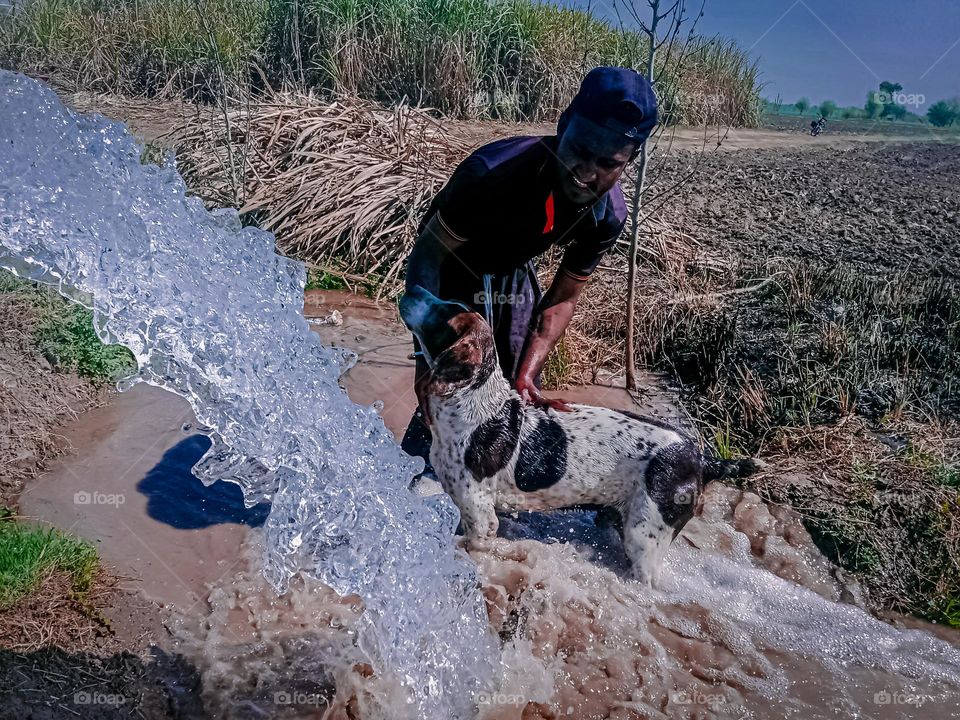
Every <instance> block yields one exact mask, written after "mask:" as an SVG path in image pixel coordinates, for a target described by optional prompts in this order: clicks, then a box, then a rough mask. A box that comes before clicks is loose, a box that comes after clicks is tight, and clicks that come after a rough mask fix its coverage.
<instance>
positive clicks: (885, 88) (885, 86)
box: [880, 80, 903, 102]
mask: <svg viewBox="0 0 960 720" xmlns="http://www.w3.org/2000/svg"><path fill="white" fill-rule="evenodd" d="M901 90H903V85H901V84H900V83H892V82H890V81H889V80H884V81H883V82H882V83H880V92H882V93H883V94H884V95H886V96H887V102H892V101H893V96H894V95H896V94H897V93H898V92H900V91H901Z"/></svg>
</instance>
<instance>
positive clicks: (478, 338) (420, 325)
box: [400, 285, 497, 396]
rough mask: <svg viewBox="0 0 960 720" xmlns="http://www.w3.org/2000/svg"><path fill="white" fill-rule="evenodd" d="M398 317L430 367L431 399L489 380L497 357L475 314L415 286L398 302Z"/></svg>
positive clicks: (486, 328) (489, 335) (490, 337)
mask: <svg viewBox="0 0 960 720" xmlns="http://www.w3.org/2000/svg"><path fill="white" fill-rule="evenodd" d="M400 316H401V317H402V318H403V322H404V323H406V326H407V327H408V328H410V332H412V333H413V334H414V335H415V336H416V337H417V340H419V341H420V347H421V349H422V350H423V354H424V357H425V359H426V361H427V365H429V366H430V394H431V395H439V396H446V395H450V394H452V393H453V392H455V391H456V390H459V389H460V388H464V387H476V386H478V385H480V384H481V383H483V382H485V381H486V380H487V378H488V377H490V373H491V372H493V369H494V368H495V367H496V365H497V354H496V349H495V347H494V343H493V333H492V332H491V330H490V326H489V325H487V323H486V322H485V321H484V319H483V317H482V316H481V315H480V314H479V313H476V312H474V311H472V310H471V309H470V308H468V307H467V306H466V305H464V304H463V303H459V302H449V301H445V300H441V299H440V298H438V297H436V296H435V295H433V294H432V293H430V292H429V291H427V290H425V289H423V288H422V287H420V286H419V285H418V286H416V287H415V288H414V289H413V290H411V291H410V292H408V293H406V294H405V295H404V296H403V297H402V298H400Z"/></svg>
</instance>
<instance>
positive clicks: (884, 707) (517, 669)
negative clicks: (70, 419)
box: [20, 291, 960, 720]
mask: <svg viewBox="0 0 960 720" xmlns="http://www.w3.org/2000/svg"><path fill="white" fill-rule="evenodd" d="M305 315H306V316H307V317H308V319H311V321H312V322H314V321H315V322H316V324H315V325H314V329H315V330H316V331H317V332H318V333H319V334H320V336H321V337H322V338H323V340H324V341H325V342H327V343H332V344H335V345H340V346H342V347H347V348H350V349H352V350H353V351H355V352H356V353H357V355H358V362H357V364H356V365H355V366H354V367H353V368H352V369H351V370H350V371H349V372H348V373H347V374H346V375H345V376H344V378H343V383H344V385H345V387H346V389H347V391H348V393H349V394H350V396H351V398H352V399H353V400H355V401H356V402H359V403H363V404H371V403H373V402H374V401H381V402H382V403H383V409H382V415H383V417H384V420H385V422H386V424H387V426H388V427H389V429H390V430H391V431H392V432H393V433H394V434H395V435H397V436H398V437H399V436H400V435H401V434H402V432H403V430H404V428H405V426H406V423H407V421H408V420H409V417H410V414H411V412H412V410H413V407H414V403H415V398H414V395H413V392H412V377H413V364H412V360H411V359H410V358H409V353H410V349H411V348H410V341H409V335H408V334H407V332H406V331H405V330H404V329H403V328H402V326H401V325H400V324H399V323H398V321H397V315H396V310H395V308H394V306H392V305H389V304H378V303H375V302H373V301H371V300H368V299H366V298H361V297H357V296H352V295H349V294H347V293H341V292H328V291H310V292H308V293H307V296H306V300H305ZM648 380H649V384H650V385H651V386H652V387H654V390H653V391H652V392H651V393H650V394H649V395H648V396H646V397H645V398H644V399H643V401H642V404H641V405H637V403H635V402H634V400H633V399H632V398H631V397H630V396H629V395H628V394H627V393H626V392H625V391H623V390H621V389H617V388H612V387H597V386H591V387H581V388H574V389H572V390H570V391H566V392H563V393H560V395H562V396H563V397H567V398H569V399H572V400H576V401H579V402H589V403H593V404H601V405H609V406H613V407H620V408H625V409H633V410H636V411H638V412H646V413H652V414H656V415H658V416H660V417H665V418H668V419H671V420H675V421H682V418H680V413H679V411H678V410H677V409H676V407H675V406H673V405H672V404H671V402H670V397H669V392H668V391H667V390H666V389H665V388H664V387H663V386H662V384H661V383H658V381H657V379H656V378H652V377H651V378H649V379H648ZM64 434H65V435H66V436H67V438H68V439H69V440H70V441H71V443H72V444H73V446H74V447H75V448H76V452H75V453H73V454H72V455H69V456H67V457H66V458H64V459H63V460H62V461H61V462H59V463H57V464H56V465H55V466H54V467H53V468H52V469H51V470H50V472H48V473H47V474H46V475H44V476H42V477H41V478H39V479H38V480H36V481H34V482H33V483H31V484H30V485H28V487H27V489H26V490H25V491H24V493H23V494H22V496H21V499H20V508H21V512H22V513H23V514H24V515H27V516H31V517H34V518H38V519H40V520H42V521H45V522H49V523H51V524H53V525H55V526H57V527H61V528H64V529H67V530H69V531H71V532H73V533H76V534H78V535H80V536H83V537H86V538H89V539H91V540H93V541H95V542H96V543H97V544H98V547H99V548H100V552H101V555H102V557H103V558H104V560H105V561H106V562H107V563H108V564H109V565H111V566H112V567H113V568H115V570H116V571H117V572H118V573H119V574H120V575H122V576H125V577H126V578H127V580H125V584H126V586H127V587H129V588H131V589H133V590H135V591H137V592H139V593H142V594H143V595H144V596H145V597H147V598H149V599H150V600H152V601H154V602H156V603H157V604H158V605H159V606H160V607H161V612H162V614H163V617H164V622H165V624H166V627H167V628H168V631H169V634H170V637H169V638H166V639H164V640H163V642H164V644H166V645H168V646H169V647H170V648H172V649H173V651H175V652H177V653H181V654H183V655H184V656H185V657H187V658H188V659H189V661H190V663H191V664H192V665H193V666H195V667H196V669H197V670H198V671H199V672H200V674H201V677H202V699H203V704H204V707H205V709H206V713H207V714H208V715H209V716H210V717H226V718H248V717H249V718H254V717H324V716H325V714H326V716H327V717H334V718H346V717H363V716H364V709H365V707H367V703H369V702H370V701H371V699H372V698H375V697H376V698H381V699H382V698H384V697H387V698H389V697H391V692H392V690H391V688H390V687H389V686H387V685H385V684H384V683H382V682H378V679H377V678H376V677H375V676H372V675H371V672H370V668H369V667H367V666H365V665H363V664H362V663H361V662H360V660H359V658H360V657H361V656H360V654H359V653H357V651H356V648H355V647H354V641H353V637H354V633H353V627H354V625H355V623H356V620H357V618H358V616H359V614H360V613H361V612H362V604H361V603H360V601H359V600H358V599H357V598H338V597H337V596H336V595H335V594H334V593H332V592H331V591H330V590H328V589H326V588H324V587H322V586H320V585H318V584H316V583H313V582H311V581H303V580H299V581H297V582H296V583H294V585H293V587H292V588H291V591H290V592H289V593H288V594H287V595H285V596H283V597H280V598H278V597H276V596H275V594H274V593H273V592H272V590H271V589H270V587H269V586H268V585H267V583H266V582H265V581H264V580H263V578H262V576H261V575H260V572H259V566H260V547H261V543H262V531H261V530H260V527H261V526H262V524H263V522H264V520H265V517H266V513H267V511H268V507H267V506H266V505H263V504H261V505H258V506H255V507H253V508H245V507H244V505H243V501H242V496H241V492H240V490H239V489H238V488H237V487H235V486H233V485H230V484H226V483H216V484H214V485H212V486H210V487H205V486H204V485H203V484H202V483H200V481H199V480H197V479H195V478H194V477H193V476H192V475H191V474H190V467H191V465H192V464H193V463H194V462H196V460H198V459H199V458H200V456H201V455H202V454H203V452H204V451H205V450H206V448H207V446H208V443H209V441H208V440H207V438H206V437H205V436H204V435H203V434H202V433H201V432H198V428H197V427H196V425H195V419H194V417H193V415H192V413H191V411H190V408H189V407H188V405H187V403H186V402H185V401H184V400H182V399H181V398H179V397H177V396H174V395H172V394H170V393H167V392H165V391H162V390H159V389H157V388H153V387H149V386H145V385H138V386H136V387H134V388H133V389H132V390H130V391H128V392H126V393H123V394H121V395H119V396H117V397H116V398H115V399H114V400H113V401H112V402H111V403H110V404H109V405H108V406H107V407H103V408H99V409H97V410H94V411H92V412H89V413H87V414H85V415H84V416H82V417H81V418H80V420H79V421H78V422H77V423H75V424H74V425H73V426H71V427H69V428H67V429H66V431H65V433H64ZM501 536H502V537H500V538H497V539H496V540H494V541H492V542H490V543H489V544H488V546H486V547H484V548H482V549H480V550H477V551H476V552H474V553H473V555H472V557H473V559H474V560H475V561H476V562H477V564H478V566H479V568H480V575H481V578H482V582H483V593H484V596H485V598H486V601H487V606H488V610H489V612H490V618H491V623H492V625H493V627H494V629H495V630H496V631H497V633H498V634H499V635H500V637H501V639H502V641H503V643H504V655H503V667H502V677H501V679H500V687H499V689H498V691H497V692H496V693H491V694H490V695H489V696H484V697H478V698H476V699H475V700H476V702H477V705H478V707H479V708H480V710H481V716H482V717H486V718H497V719H498V720H499V719H504V720H506V719H508V718H526V719H535V718H543V719H546V718H591V719H592V718H618V719H626V718H718V719H726V718H731V719H738V720H739V719H740V718H744V719H745V718H750V719H756V720H762V719H764V718H785V717H792V718H802V719H803V720H807V719H812V718H878V719H879V718H882V719H887V718H897V719H899V718H914V717H924V718H937V719H939V718H944V719H946V718H954V717H960V712H958V705H957V703H958V699H960V685H958V684H957V683H958V679H960V653H958V651H957V648H960V642H958V641H957V637H956V634H954V633H951V632H949V631H945V630H942V629H939V628H933V627H932V626H928V625H926V624H925V623H921V622H919V621H916V620H910V621H909V622H908V624H909V625H910V627H911V628H913V629H907V628H906V627H895V626H894V625H893V624H890V623H884V622H880V621H878V620H875V619H874V618H872V617H870V616H869V615H867V614H866V613H865V612H864V611H863V610H861V609H860V608H859V607H858V605H860V604H862V597H861V596H860V592H859V589H858V587H857V585H856V583H854V582H852V581H851V580H850V579H849V578H847V577H845V576H843V574H842V573H837V571H836V569H835V568H833V567H832V566H831V565H830V564H829V563H828V562H827V561H826V560H825V559H824V558H823V557H822V556H821V555H820V553H819V552H818V551H817V550H816V548H815V547H814V546H813V544H812V542H811V541H810V538H809V535H808V534H807V533H806V531H805V530H804V529H803V526H802V524H801V523H800V522H799V521H798V520H797V518H796V517H795V516H793V515H792V514H791V513H789V512H787V511H785V510H783V509H780V508H768V507H767V506H766V505H765V504H764V503H762V502H761V501H760V500H759V498H757V497H756V496H753V495H750V494H744V493H741V492H740V491H737V490H733V489H731V488H726V487H723V486H713V487H711V489H710V490H709V492H708V493H707V495H706V498H705V502H704V508H703V514H702V516H701V517H700V518H697V519H695V520H694V521H692V522H691V523H690V524H689V525H688V527H687V528H686V529H685V531H684V533H683V534H682V535H681V537H680V538H679V539H678V540H677V542H676V543H675V544H674V546H673V548H672V549H671V552H670V554H669V556H668V559H667V567H666V568H665V570H664V580H663V586H662V587H661V588H658V589H657V590H648V589H643V588H640V587H639V586H637V585H636V584H634V583H630V582H628V581H625V580H624V579H623V578H622V570H623V564H624V557H623V552H622V548H621V547H620V546H619V544H618V541H617V539H616V538H615V537H611V536H610V535H609V534H608V533H607V531H604V530H601V529H599V528H597V526H596V525H595V524H594V523H593V521H592V518H591V517H590V516H588V515H585V514H583V513H561V514H555V515H551V516H540V515H537V516H534V515H527V514H520V515H517V516H515V517H509V516H508V517H505V518H504V519H503V522H502V524H501ZM898 622H899V621H898ZM900 625H904V623H902V622H900ZM931 631H936V632H937V633H938V634H939V635H940V636H941V637H942V639H936V638H935V637H934V635H933V632H931ZM332 659H336V661H332ZM331 668H336V670H331ZM438 720H442V719H438Z"/></svg>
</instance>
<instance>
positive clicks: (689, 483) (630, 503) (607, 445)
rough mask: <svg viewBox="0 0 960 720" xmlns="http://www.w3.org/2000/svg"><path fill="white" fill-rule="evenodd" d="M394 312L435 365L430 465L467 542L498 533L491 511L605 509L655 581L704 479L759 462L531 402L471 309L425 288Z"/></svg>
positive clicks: (649, 422)
mask: <svg viewBox="0 0 960 720" xmlns="http://www.w3.org/2000/svg"><path fill="white" fill-rule="evenodd" d="M400 313H401V315H402V317H403V320H404V322H405V323H406V324H407V327H409V328H410V330H411V331H412V332H413V333H414V335H416V336H417V338H418V339H419V341H420V344H421V347H422V349H423V351H424V354H425V357H426V359H427V364H428V365H429V367H430V372H429V376H428V378H427V380H426V383H427V384H426V393H427V396H428V398H427V408H426V412H427V414H428V417H429V420H430V427H431V431H432V433H433V446H432V449H431V451H430V461H431V463H432V464H433V467H434V470H435V471H436V473H437V477H438V479H439V480H440V484H441V485H442V486H443V489H444V490H445V491H446V492H447V493H448V494H449V495H450V496H451V497H452V498H453V501H454V502H455V503H456V504H457V506H458V507H459V508H460V517H461V522H462V527H463V532H464V535H465V536H466V538H467V540H468V542H469V541H472V540H474V539H477V538H481V537H489V536H493V535H496V533H497V529H498V525H499V521H498V519H497V515H496V512H497V511H501V512H514V511H518V510H538V511H542V510H558V509H563V508H571V507H583V506H590V507H601V508H610V509H611V510H614V511H616V513H618V514H619V516H620V520H621V522H620V523H619V526H620V527H621V528H622V535H623V542H624V549H625V550H626V554H627V557H628V559H629V560H630V563H631V575H632V577H633V578H634V579H636V580H639V581H641V582H644V583H647V584H650V583H652V582H656V580H657V578H658V576H659V571H660V566H661V563H662V560H663V556H664V554H665V553H666V551H667V548H668V547H669V545H670V542H671V541H672V540H673V538H674V537H675V536H676V535H677V533H679V532H680V529H681V528H682V527H683V526H684V525H685V524H686V522H687V521H688V520H689V519H690V518H691V517H692V516H693V514H694V508H695V506H696V503H697V500H698V499H699V497H700V494H701V492H702V491H703V485H704V483H705V482H709V481H710V480H714V479H718V478H720V477H732V476H743V475H748V474H750V473H751V472H753V471H754V470H755V469H756V468H757V467H758V465H757V463H756V462H755V461H752V460H740V461H724V460H708V459H706V458H704V457H703V455H702V454H701V453H700V450H699V449H698V447H697V445H696V443H694V442H693V440H692V439H690V438H689V437H688V436H687V435H685V434H684V433H682V432H681V431H680V430H678V429H677V428H675V427H672V426H671V425H669V424H667V423H664V422H662V421H659V420H654V419H651V418H646V417H641V416H639V415H635V414H633V413H629V412H626V411H623V410H610V409H607V408H601V407H591V406H588V405H573V406H572V407H573V411H572V412H557V411H554V410H542V409H539V408H536V407H531V406H528V405H526V404H525V403H524V402H523V401H522V400H521V399H520V396H519V395H518V394H517V392H516V391H515V390H513V388H511V386H510V384H509V383H508V382H507V380H506V379H505V378H504V375H503V372H502V371H501V369H500V365H499V363H498V362H497V355H496V348H495V346H494V341H493V334H492V332H491V330H490V326H489V325H487V323H486V322H485V321H484V319H483V317H481V316H480V315H479V314H478V313H475V312H473V311H471V310H469V309H468V308H467V307H466V306H464V305H462V304H460V303H456V302H444V301H442V300H439V299H438V298H436V297H435V296H433V295H432V294H431V293H429V292H428V291H426V290H424V289H423V288H420V287H417V288H416V289H414V290H413V291H411V292H409V293H407V294H406V295H404V296H403V298H401V300H400Z"/></svg>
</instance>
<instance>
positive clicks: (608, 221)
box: [560, 218, 625, 280]
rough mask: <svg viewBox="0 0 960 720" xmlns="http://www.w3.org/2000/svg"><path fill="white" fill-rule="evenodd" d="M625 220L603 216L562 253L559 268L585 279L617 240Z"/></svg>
mask: <svg viewBox="0 0 960 720" xmlns="http://www.w3.org/2000/svg"><path fill="white" fill-rule="evenodd" d="M624 222H625V220H619V219H615V218H604V220H603V221H602V222H601V223H600V224H598V225H597V227H596V229H595V230H593V231H592V232H591V233H590V234H589V235H587V236H586V237H582V238H580V237H578V238H577V239H576V240H574V241H573V242H572V243H570V247H568V248H567V251H566V252H565V253H564V254H563V260H562V261H561V262H560V269H561V270H563V271H564V272H565V273H567V274H568V275H570V276H572V277H574V278H576V279H577V280H586V279H587V278H588V277H590V276H591V275H592V274H593V271H594V270H596V269H597V265H599V264H600V260H602V259H603V256H604V255H605V254H606V253H607V251H608V250H610V249H611V248H612V247H613V246H614V245H615V244H616V242H617V238H618V237H620V233H621V231H622V230H623V226H624Z"/></svg>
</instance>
